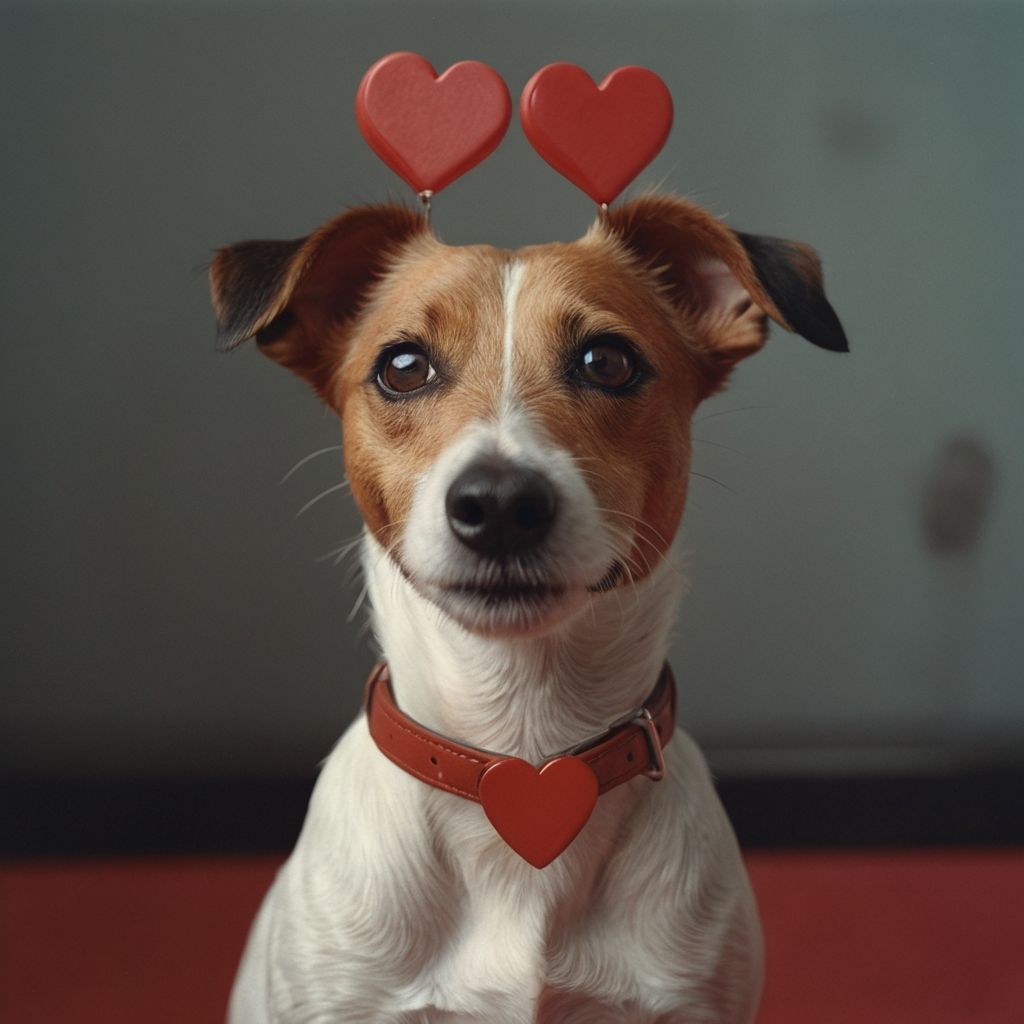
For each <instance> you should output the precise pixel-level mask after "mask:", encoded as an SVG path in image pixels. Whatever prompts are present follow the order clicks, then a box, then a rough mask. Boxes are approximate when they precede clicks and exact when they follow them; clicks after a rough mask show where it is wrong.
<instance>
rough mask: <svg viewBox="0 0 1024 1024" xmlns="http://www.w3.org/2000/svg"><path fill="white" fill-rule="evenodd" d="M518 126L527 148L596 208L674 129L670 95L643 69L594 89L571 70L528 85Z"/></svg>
mask: <svg viewBox="0 0 1024 1024" xmlns="http://www.w3.org/2000/svg"><path fill="white" fill-rule="evenodd" d="M519 119H520V121H522V124H523V131H524V132H525V133H526V137H527V138H528V139H529V140H530V145H532V146H533V148H534V149H535V150H537V152H538V153H539V154H540V155H541V156H542V157H543V158H544V159H545V160H546V161H547V162H548V163H549V164H551V166H552V167H554V169H555V170H556V171H558V173H559V174H561V175H563V176H564V177H566V178H568V179H569V180H570V181H571V182H572V183H573V184H574V185H575V186H576V187H577V188H580V189H582V190H583V191H584V192H586V193H587V195H588V196H590V198H591V199H593V200H594V202H595V203H610V202H611V201H612V200H613V199H614V198H615V197H616V196H617V195H618V194H619V193H620V192H621V191H622V190H623V189H624V188H625V187H626V186H627V185H628V184H629V183H630V182H631V181H632V180H633V179H634V178H635V177H636V176H637V175H638V174H639V173H640V172H641V171H642V170H643V169H644V168H645V167H646V166H647V165H648V164H649V163H650V162H651V161H652V160H653V159H654V158H655V157H656V156H657V155H658V152H659V151H660V149H661V147H662V146H664V145H665V140H666V139H667V138H668V133H669V132H670V131H671V130H672V94H671V93H670V92H669V91H668V86H667V85H665V83H664V82H663V81H662V80H661V79H660V78H659V77H658V76H657V75H656V74H655V73H654V72H653V71H648V70H647V68H640V67H635V66H630V67H624V68H616V69H615V70H614V71H613V72H611V74H609V75H608V76H607V77H606V78H605V80H604V81H603V82H602V83H601V84H600V85H595V84H594V82H593V80H592V79H591V77H590V75H588V74H587V73H586V71H584V70H583V68H580V67H577V66H576V65H575V64H549V65H548V66H547V67H544V68H541V69H540V71H538V72H537V73H536V74H535V75H534V76H533V78H531V79H530V80H529V82H527V83H526V86H525V88H524V89H523V94H522V96H521V97H520V100H519Z"/></svg>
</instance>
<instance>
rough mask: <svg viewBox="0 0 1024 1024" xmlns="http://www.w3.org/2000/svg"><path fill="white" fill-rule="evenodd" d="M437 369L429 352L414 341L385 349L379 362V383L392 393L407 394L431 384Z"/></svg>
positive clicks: (383, 388) (382, 387) (382, 388)
mask: <svg viewBox="0 0 1024 1024" xmlns="http://www.w3.org/2000/svg"><path fill="white" fill-rule="evenodd" d="M436 374H437V371H436V370H435V369H434V367H433V366H432V365H431V363H430V358H429V357H428V356H427V353H426V352H424V351H423V349H421V348H420V347H419V345H416V344H414V343H412V342H402V344H400V345H392V346H391V347H390V348H388V349H385V351H384V353H383V354H382V355H381V358H380V360H379V362H378V363H377V385H378V386H379V387H380V388H381V390H383V391H385V392H387V393H388V394H390V395H406V394H408V393H409V392H410V391H416V390H418V389H419V388H421V387H423V385H424V384H429V383H430V381H432V380H433V379H434V377H435V376H436Z"/></svg>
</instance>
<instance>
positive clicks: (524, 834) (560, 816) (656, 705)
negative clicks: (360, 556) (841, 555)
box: [363, 662, 676, 868]
mask: <svg viewBox="0 0 1024 1024" xmlns="http://www.w3.org/2000/svg"><path fill="white" fill-rule="evenodd" d="M363 703H364V707H365V710H366V720H367V723H368V725H369V729H370V735H371V736H372V737H373V740H374V742H375V743H376V744H377V746H378V747H379V748H380V751H381V753H382V754H384V756H385V757H387V758H389V759H390V760H391V761H393V762H394V763H395V764H397V765H398V767H399V768H402V769H403V770H405V771H407V772H408V773H409V774H410V775H414V776H416V778H417V779H420V780H421V781H422V782H426V783H427V784H428V785H431V786H435V787H436V788H437V789H443V790H446V791H447V792H449V793H454V794H455V795H456V796H461V797H463V798H465V799H466V800H474V801H476V802H477V803H480V804H482V805H483V809H484V813H485V814H486V815H487V817H488V818H489V819H490V821H491V824H492V825H493V826H494V828H495V830H496V831H497V833H498V834H499V835H500V836H501V837H502V839H504V840H505V842H506V843H508V845H509V846H511V847H512V849H513V850H515V851H516V853H518V854H519V855H520V856H521V857H523V858H524V859H525V860H527V861H529V862H530V863H531V864H533V865H534V867H538V868H542V867H544V866H545V865H547V864H549V863H550V862H551V861H553V860H554V859H555V858H556V857H557V856H558V855H559V854H560V853H562V851H563V850H565V848H566V847H567V846H568V845H569V844H570V843H571V842H572V841H573V839H575V838H576V836H577V835H578V834H579V832H580V830H581V829H582V828H583V826H584V825H585V824H586V823H587V820H588V819H589V817H590V815H591V812H592V811H593V809H594V804H595V803H596V801H597V798H598V796H599V795H600V794H602V793H607V792H608V790H610V789H614V788H615V787H616V786H620V785H622V783H624V782H628V781H629V780H630V779H634V778H636V776H638V775H646V776H648V778H651V779H660V778H661V777H662V776H663V775H664V773H665V761H664V758H663V756H662V748H663V747H664V746H665V744H666V743H668V742H669V740H670V739H671V738H672V733H673V732H674V730H675V711H676V687H675V680H674V679H673V678H672V670H671V669H670V668H669V667H668V664H666V665H665V666H664V667H663V668H662V670H661V674H660V675H659V676H658V681H657V683H656V684H655V687H654V689H653V690H652V691H651V694H650V696H648V698H647V700H646V701H644V703H643V705H642V706H641V707H640V708H638V709H637V710H636V711H634V712H631V713H630V714H629V715H626V716H625V717H623V718H622V719H620V720H619V721H618V722H615V723H613V724H612V725H610V726H609V727H608V729H607V730H605V731H604V732H602V733H600V734H599V735H597V736H595V737H593V738H591V739H589V740H584V741H583V742H582V743H579V744H577V745H576V746H575V747H572V748H571V749H569V750H567V751H565V752H563V753H561V754H557V755H555V756H553V757H551V758H549V759H548V760H547V761H546V762H545V763H544V765H543V766H542V767H541V768H540V769H539V770H538V769H536V768H534V767H533V766H532V765H530V764H528V763H527V762H526V761H523V760H521V759H520V758H518V757H509V756H507V755H505V754H495V753H493V752H492V751H489V750H481V749H480V748H479V747H471V746H467V745H465V744H462V743H456V742H455V741H454V740H451V739H448V738H447V737H446V736H441V735H439V734H438V733H436V732H431V731H430V730H429V729H427V728H426V727H424V726H422V725H420V724H419V722H416V721H414V720H413V719H411V718H409V717H408V716H407V715H405V714H404V713H403V712H402V711H401V710H400V709H399V707H398V705H397V704H396V703H395V696H394V693H393V692H392V690H391V679H390V676H389V674H388V667H387V664H385V663H384V662H381V663H380V664H379V665H377V666H376V667H375V668H374V670H373V672H372V673H371V675H370V678H369V679H368V680H367V683H366V692H365V696H364V701H363Z"/></svg>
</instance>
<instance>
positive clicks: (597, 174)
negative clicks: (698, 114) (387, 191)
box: [356, 53, 672, 214]
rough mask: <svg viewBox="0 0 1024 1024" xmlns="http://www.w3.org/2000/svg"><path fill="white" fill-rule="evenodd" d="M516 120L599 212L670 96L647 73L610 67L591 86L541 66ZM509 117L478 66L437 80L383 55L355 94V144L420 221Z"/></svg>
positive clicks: (660, 136) (658, 141)
mask: <svg viewBox="0 0 1024 1024" xmlns="http://www.w3.org/2000/svg"><path fill="white" fill-rule="evenodd" d="M519 117H520V121H521V122H522V125H523V131H524V132H525V133H526V137H527V139H529V141H530V145H532V146H533V148H534V149H535V150H536V151H537V152H538V153H539V154H540V156H541V157H542V158H543V159H544V160H546V161H547V162H548V163H549V164H550V165H551V166H552V167H553V168H554V169H555V170H556V171H558V173H559V174H561V175H563V176H564V177H566V178H568V179H569V181H571V182H572V183H573V184H574V185H575V186H576V187H577V188H579V189H581V190H582V191H583V192H585V193H586V194H587V195H588V196H590V198H591V199H593V200H594V202H595V203H597V204H598V205H599V206H601V207H602V208H605V207H607V205H608V204H609V203H610V202H612V201H613V200H614V199H615V197H616V196H618V195H619V193H620V192H622V190H623V189H624V188H625V187H626V186H627V185H628V184H629V183H630V182H631V181H632V180H633V179H634V178H635V177H636V176H637V175H638V174H639V173H640V172H641V171H642V170H643V169H644V168H645V167H646V166H647V165H648V164H649V163H650V162H651V161H652V160H653V159H654V157H655V156H656V155H657V154H658V152H659V151H660V150H661V147H662V146H663V145H664V144H665V140H666V139H667V138H668V134H669V131H670V130H671V128H672V96H671V94H670V93H669V91H668V87H667V86H666V85H665V83H664V82H663V81H662V80H661V79H660V78H659V77H658V76H657V75H656V74H655V73H654V72H653V71H649V70H647V68H641V67H635V66H631V67H622V68H617V69H616V70H615V71H613V72H611V74H609V75H608V76H607V77H606V78H605V79H604V81H603V82H601V84H600V85H595V83H594V81H593V80H592V79H591V77H590V76H589V75H588V74H587V73H586V71H584V70H583V69H582V68H580V67H577V66H576V65H575V64H549V65H547V67H543V68H541V69H540V71H538V72H537V73H536V74H535V75H534V76H533V77H532V78H531V79H530V80H529V82H527V83H526V86H525V88H524V89H523V92H522V96H521V97H520V101H519ZM511 118H512V103H511V99H510V97H509V91H508V86H507V85H506V84H505V82H504V80H503V79H502V77H501V76H500V75H499V74H498V73H497V72H496V71H495V70H494V69H493V68H491V67H489V66H488V65H486V64H481V63H480V62H479V61H462V62H460V63H458V64H453V65H452V66H451V67H450V68H448V70H447V71H445V72H444V74H442V75H438V74H437V72H436V71H435V70H434V68H433V67H432V66H431V65H430V63H429V62H428V61H427V60H425V59H424V58H423V57H420V56H419V55H418V54H415V53H392V54H389V55H388V56H387V57H382V58H381V59H380V60H379V61H377V63H376V64H374V65H373V67H371V68H370V70H369V71H367V72H366V75H365V76H364V77H363V80H362V82H361V83H360V86H359V91H358V93H357V94H356V120H357V121H358V123H359V129H360V131H361V132H362V133H363V136H364V138H365V139H366V141H367V142H368V143H369V144H370V147H371V148H372V149H373V151H374V152H375V153H376V154H377V156H379V157H380V158H381V160H383V161H384V163H386V164H387V165H388V167H390V168H391V169H392V170H393V171H394V172H395V173H396V174H397V175H398V176H399V177H400V178H402V179H403V180H404V181H405V182H407V183H408V184H409V186H410V187H411V188H412V189H413V191H415V192H416V194H417V195H418V196H419V198H420V200H421V201H422V202H423V204H424V207H425V209H426V211H427V213H428V214H429V211H430V201H431V199H432V197H433V196H434V195H436V194H437V193H438V192H440V191H441V190H442V189H443V188H445V187H446V186H448V185H450V184H451V183H452V182H453V181H455V179H456V178H459V177H461V176H462V175H463V174H465V173H466V172H467V171H469V170H471V169H472V168H473V167H475V166H476V165H477V164H478V163H480V162H481V161H482V160H484V159H485V158H486V157H488V156H490V154H491V153H492V152H494V150H495V148H496V147H497V145H498V143H499V142H501V140H502V139H503V138H504V136H505V133H506V132H507V131H508V126H509V122H510V120H511Z"/></svg>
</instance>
